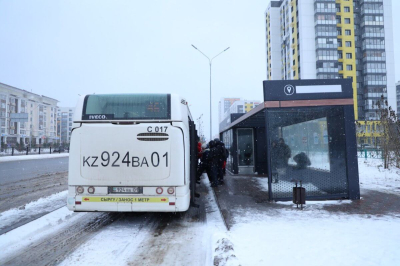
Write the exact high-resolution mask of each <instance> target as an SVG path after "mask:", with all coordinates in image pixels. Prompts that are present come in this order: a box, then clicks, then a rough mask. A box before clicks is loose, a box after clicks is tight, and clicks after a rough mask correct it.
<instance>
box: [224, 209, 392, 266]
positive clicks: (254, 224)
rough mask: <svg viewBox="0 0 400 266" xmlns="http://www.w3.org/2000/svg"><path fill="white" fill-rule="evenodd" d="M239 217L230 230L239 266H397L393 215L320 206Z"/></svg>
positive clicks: (248, 214) (247, 214)
mask: <svg viewBox="0 0 400 266" xmlns="http://www.w3.org/2000/svg"><path fill="white" fill-rule="evenodd" d="M243 216H246V217H245V218H242V219H241V220H240V221H238V223H237V224H236V225H235V226H234V227H233V228H232V229H231V232H230V235H231V240H232V242H233V243H234V245H235V253H236V255H237V256H238V257H239V258H240V261H241V262H242V263H243V265H267V264H271V265H295V264H297V265H318V266H319V265H328V266H329V265H400V257H399V256H398V247H399V243H400V242H399V239H400V219H398V218H397V219H396V218H393V217H380V218H377V217H375V218H366V217H364V216H358V215H354V216H350V215H346V214H341V215H334V214H331V213H329V212H326V211H319V210H313V211H298V210H280V211H279V212H278V213H274V215H268V213H265V214H252V213H246V214H245V215H243ZM243 216H242V217H243Z"/></svg>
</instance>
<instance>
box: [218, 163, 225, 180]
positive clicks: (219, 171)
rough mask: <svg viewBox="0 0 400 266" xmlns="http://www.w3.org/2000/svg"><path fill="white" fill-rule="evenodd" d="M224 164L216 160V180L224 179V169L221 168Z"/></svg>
mask: <svg viewBox="0 0 400 266" xmlns="http://www.w3.org/2000/svg"><path fill="white" fill-rule="evenodd" d="M223 166H224V162H223V161H222V162H218V166H217V179H218V181H222V180H223V179H224V169H223V168H222V167H223Z"/></svg>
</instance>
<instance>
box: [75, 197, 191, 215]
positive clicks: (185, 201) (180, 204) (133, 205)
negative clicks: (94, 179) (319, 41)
mask: <svg viewBox="0 0 400 266" xmlns="http://www.w3.org/2000/svg"><path fill="white" fill-rule="evenodd" d="M122 200H123V201H122ZM189 205H190V193H187V194H186V195H184V196H141V197H135V196H126V195H125V196H115V195H113V196H109V195H106V196H96V195H94V196H93V195H90V196H88V195H83V196H82V195H79V196H75V195H68V198H67V207H68V209H69V210H71V211H74V212H184V211H187V210H188V209H189Z"/></svg>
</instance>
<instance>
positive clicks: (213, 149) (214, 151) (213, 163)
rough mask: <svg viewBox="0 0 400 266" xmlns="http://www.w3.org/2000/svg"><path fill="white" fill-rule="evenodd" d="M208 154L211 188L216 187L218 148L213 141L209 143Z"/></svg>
mask: <svg viewBox="0 0 400 266" xmlns="http://www.w3.org/2000/svg"><path fill="white" fill-rule="evenodd" d="M209 145H210V153H209V162H210V175H209V179H210V183H211V187H217V186H218V161H219V158H218V148H217V146H216V144H215V141H213V140H211V141H210V144H209Z"/></svg>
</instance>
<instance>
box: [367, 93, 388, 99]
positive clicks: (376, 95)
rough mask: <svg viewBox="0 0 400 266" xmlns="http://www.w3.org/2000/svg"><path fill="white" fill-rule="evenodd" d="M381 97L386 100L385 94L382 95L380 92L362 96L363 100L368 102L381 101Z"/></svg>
mask: <svg viewBox="0 0 400 266" xmlns="http://www.w3.org/2000/svg"><path fill="white" fill-rule="evenodd" d="M382 96H383V98H387V93H386V92H384V93H380V92H376V93H373V92H371V93H365V94H364V98H365V99H368V100H372V98H375V99H381V97H382Z"/></svg>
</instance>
